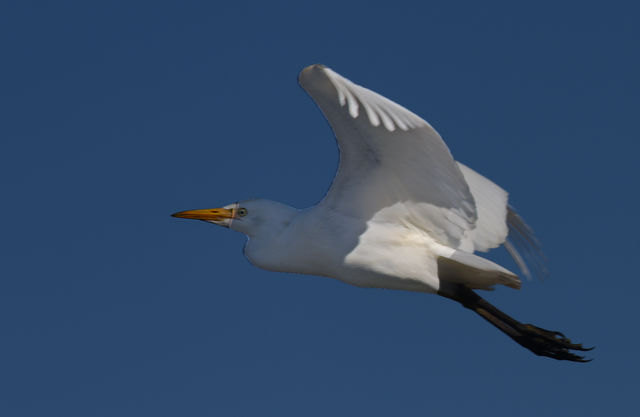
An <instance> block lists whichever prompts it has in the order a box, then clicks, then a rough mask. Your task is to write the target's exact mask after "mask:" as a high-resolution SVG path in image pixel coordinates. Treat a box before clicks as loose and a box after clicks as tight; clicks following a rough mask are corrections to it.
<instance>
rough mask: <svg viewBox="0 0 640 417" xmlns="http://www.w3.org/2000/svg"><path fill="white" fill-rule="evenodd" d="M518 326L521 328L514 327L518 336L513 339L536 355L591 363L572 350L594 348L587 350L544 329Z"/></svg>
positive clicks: (558, 333) (526, 325)
mask: <svg viewBox="0 0 640 417" xmlns="http://www.w3.org/2000/svg"><path fill="white" fill-rule="evenodd" d="M518 324H519V326H514V327H515V330H516V334H515V335H514V336H513V339H514V340H515V341H516V342H518V343H519V344H520V345H522V346H524V347H526V348H527V349H529V350H530V351H532V352H533V353H535V354H536V355H541V356H548V357H550V358H553V359H558V360H568V361H573V362H590V361H591V359H585V358H584V357H583V356H579V355H576V354H575V353H573V352H571V350H577V351H582V352H586V351H589V350H591V349H593V347H589V348H586V347H583V346H582V345H581V344H579V343H573V342H571V340H570V339H569V338H567V337H566V336H565V335H564V334H562V333H560V332H556V331H552V330H546V329H542V328H540V327H537V326H534V325H533V324H528V323H518Z"/></svg>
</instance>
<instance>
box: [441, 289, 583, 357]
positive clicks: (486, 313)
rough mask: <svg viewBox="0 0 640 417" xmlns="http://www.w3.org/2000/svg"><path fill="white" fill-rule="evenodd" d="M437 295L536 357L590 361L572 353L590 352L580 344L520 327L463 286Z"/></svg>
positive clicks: (521, 325)
mask: <svg viewBox="0 0 640 417" xmlns="http://www.w3.org/2000/svg"><path fill="white" fill-rule="evenodd" d="M438 294H439V295H442V296H444V297H447V298H450V299H452V300H455V301H457V302H459V303H460V304H462V305H463V306H464V307H466V308H468V309H469V310H472V311H474V312H475V313H477V314H478V315H480V317H482V318H483V319H485V320H486V321H488V322H489V323H491V324H492V325H494V326H495V327H497V328H498V329H500V330H501V331H502V332H503V333H505V334H506V335H507V336H509V337H510V338H512V339H513V340H515V341H516V342H517V343H518V344H519V345H521V346H523V347H525V348H527V349H529V350H530V351H532V352H533V353H535V354H536V355H539V356H547V357H550V358H553V359H557V360H566V361H572V362H589V361H591V359H585V358H584V357H583V356H579V355H576V354H575V353H573V352H571V351H572V350H575V351H582V352H585V351H589V350H591V349H593V348H585V347H582V345H581V344H578V343H572V342H571V340H569V339H568V338H567V337H565V335H563V334H562V333H560V332H554V331H551V330H546V329H542V328H540V327H536V326H534V325H532V324H526V323H520V322H519V321H517V320H515V319H514V318H512V317H510V316H509V315H507V314H505V313H503V312H502V311H500V310H499V309H497V308H496V307H494V306H493V305H491V304H490V303H489V302H488V301H487V300H485V299H484V298H482V297H480V296H479V295H478V294H476V293H475V292H474V291H472V290H471V289H469V288H467V287H465V286H463V285H449V286H447V287H445V288H442V289H441V290H440V291H438Z"/></svg>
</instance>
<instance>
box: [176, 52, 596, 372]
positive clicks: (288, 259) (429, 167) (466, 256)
mask: <svg viewBox="0 0 640 417" xmlns="http://www.w3.org/2000/svg"><path fill="white" fill-rule="evenodd" d="M298 80H299V83H300V85H301V86H302V88H304V89H305V90H306V91H307V93H309V95H310V96H311V97H312V98H313V100H314V101H315V102H316V104H317V105H318V107H319V108H320V110H321V111H322V113H323V114H324V116H325V117H326V118H327V120H328V122H329V124H330V125H331V128H332V129H333V132H334V133H335V136H336V139H337V142H338V146H339V148H340V165H339V168H338V172H337V174H336V177H335V179H334V180H333V184H332V185H331V188H330V189H329V191H328V193H327V195H326V196H325V197H324V199H323V200H322V201H321V202H320V203H318V204H317V205H316V206H314V207H310V208H307V209H303V210H299V209H295V208H293V207H289V206H287V205H285V204H281V203H277V202H274V201H269V200H248V201H242V202H239V203H234V204H229V205H227V206H224V207H222V208H215V209H203V210H188V211H182V212H179V213H175V214H174V215H173V216H175V217H181V218H186V219H198V220H204V221H207V222H210V223H214V224H218V225H221V226H225V227H229V228H231V229H233V230H237V231H239V232H242V233H244V234H245V235H247V237H248V240H247V244H246V246H245V250H244V253H245V255H246V257H247V258H248V259H249V261H250V262H251V263H252V264H253V265H255V266H257V267H260V268H264V269H268V270H271V271H281V272H292V273H300V274H310V275H319V276H325V277H330V278H336V279H338V280H340V281H343V282H346V283H348V284H352V285H356V286H359V287H375V288H388V289H396V290H406V291H418V292H425V293H433V294H438V295H440V296H443V297H447V298H450V299H453V300H455V301H458V302H459V303H460V304H462V305H463V306H464V307H466V308H468V309H471V310H472V311H474V312H476V313H477V314H479V315H480V316H481V317H482V318H484V319H485V320H487V321H489V322H490V323H491V324H492V325H494V326H495V327H497V328H498V329H500V330H501V331H503V332H504V333H506V334H507V335H508V336H509V337H511V338H512V339H513V340H515V341H516V342H517V343H519V344H520V345H522V346H524V347H526V348H527V349H529V350H531V351H532V352H533V353H535V354H537V355H543V356H548V357H551V358H554V359H563V360H569V361H576V362H584V361H586V359H585V358H584V357H582V356H579V355H577V354H575V353H574V352H572V350H575V351H585V350H589V349H587V348H584V347H582V345H580V344H575V343H572V342H571V341H570V340H569V339H568V338H566V337H565V336H564V335H562V334H561V333H559V332H554V331H549V330H545V329H542V328H539V327H536V326H533V325H530V324H523V323H520V322H518V321H516V320H515V319H513V318H511V317H509V316H508V315H506V314H504V313H503V312H501V311H500V310H498V309H497V308H495V307H494V306H493V305H491V304H489V303H488V302H487V301H486V300H484V299H483V298H481V297H480V296H478V295H477V294H476V293H475V292H474V291H473V290H478V289H482V290H488V289H492V287H493V286H494V285H497V284H501V285H505V286H508V287H511V288H516V289H518V288H520V283H521V282H520V279H519V278H518V276H517V275H516V274H515V273H513V272H511V271H509V270H507V269H505V268H503V267H502V266H500V265H497V264H495V263H494V262H491V261H489V260H487V259H485V258H482V257H479V256H477V255H474V254H473V252H474V251H483V252H486V251H488V250H489V249H492V248H495V247H498V246H500V245H505V247H506V248H507V250H508V251H509V253H510V254H511V256H512V257H513V258H514V259H515V261H516V263H517V264H518V265H519V267H520V269H521V270H522V272H523V273H524V274H525V275H530V272H529V269H528V268H527V265H526V263H525V259H527V260H529V261H533V266H535V267H536V268H538V269H540V268H541V267H543V264H542V263H539V262H537V261H538V259H537V258H539V256H538V255H540V251H539V247H538V244H537V241H536V239H535V237H534V236H533V233H532V231H531V229H530V228H529V227H528V226H527V225H526V224H525V223H524V221H523V220H522V219H521V218H520V217H519V216H518V215H517V214H516V213H515V211H514V210H513V208H511V206H509V204H508V202H507V199H508V198H507V197H508V196H507V192H506V191H505V190H503V189H502V188H500V187H499V186H498V185H496V184H494V183H493V182H492V181H490V180H488V179H487V178H485V177H483V176H482V175H480V174H478V173H477V172H475V171H473V170H472V169H470V168H468V167H466V166H465V165H463V164H461V163H459V162H456V161H455V160H454V159H453V157H452V156H451V153H450V152H449V149H448V148H447V146H446V145H445V143H444V141H443V140H442V138H441V137H440V135H439V134H438V133H437V132H436V131H435V130H434V129H433V128H432V127H431V126H430V125H429V123H427V122H426V121H425V120H423V119H422V118H420V117H419V116H417V115H415V114H414V113H412V112H410V111H409V110H407V109H405V108H404V107H402V106H400V105H398V104H396V103H394V102H393V101H391V100H389V99H387V98H385V97H382V96H381V95H379V94H377V93H375V92H373V91H371V90H369V89H367V88H364V87H361V86H359V85H356V84H354V83H353V82H351V81H349V80H347V79H346V78H344V77H342V76H340V75H339V74H337V73H336V72H334V71H332V70H331V69H329V68H327V67H325V66H323V65H313V66H310V67H307V68H305V69H304V70H302V72H301V73H300V76H299V79H298Z"/></svg>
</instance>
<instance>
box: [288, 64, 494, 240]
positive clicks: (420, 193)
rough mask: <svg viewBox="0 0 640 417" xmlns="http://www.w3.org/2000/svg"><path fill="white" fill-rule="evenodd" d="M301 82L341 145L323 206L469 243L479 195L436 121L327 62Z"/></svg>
mask: <svg viewBox="0 0 640 417" xmlns="http://www.w3.org/2000/svg"><path fill="white" fill-rule="evenodd" d="M299 82H300V85H301V86H302V87H303V88H304V89H305V90H306V91H307V92H308V93H309V95H310V96H311V97H312V98H313V100H314V101H315V102H316V104H317V105H318V107H319V108H320V110H321V111H322V113H323V114H324V116H325V117H326V118H327V120H328V122H329V124H330V125H331V128H332V129H333V131H334V133H335V135H336V139H337V142H338V147H339V148H340V165H339V168H338V172H337V174H336V177H335V179H334V181H333V184H332V185H331V188H330V189H329V192H328V193H327V195H326V196H325V198H324V200H323V201H322V202H320V204H322V205H325V206H328V207H330V208H331V209H333V210H336V211H338V212H340V213H342V214H344V215H347V216H352V217H356V218H360V219H364V220H370V219H372V218H374V216H375V220H376V221H380V222H393V223H401V224H403V225H404V226H406V227H417V228H420V229H422V230H424V231H426V232H428V233H429V235H430V236H432V237H433V238H434V239H436V240H437V241H439V242H441V243H443V244H446V245H447V246H450V247H452V248H458V247H460V246H461V245H462V244H463V242H464V241H469V237H468V236H465V234H467V235H468V234H469V231H470V230H473V229H474V228H475V225H476V220H477V212H476V204H475V200H474V196H473V195H472V193H471V191H470V189H469V186H468V184H467V181H466V180H465V177H464V175H463V173H462V172H461V169H460V168H459V166H458V165H457V164H456V162H455V161H454V160H453V158H452V156H451V153H450V152H449V149H448V148H447V145H446V144H445V143H444V141H443V140H442V138H441V137H440V135H439V134H438V132H436V131H435V130H434V129H433V128H432V127H431V126H430V125H429V123H427V122H426V121H425V120H423V119H422V118H420V117H419V116H417V115H415V114H414V113H412V112H410V111H409V110H407V109H405V108H404V107H402V106H400V105H398V104H396V103H394V102H392V101H391V100H389V99H387V98H385V97H382V96H381V95H379V94H377V93H375V92H373V91H371V90H369V89H367V88H364V87H361V86H359V85H356V84H354V83H352V82H351V81H349V80H347V79H346V78H344V77H342V76H340V75H339V74H337V73H335V72H334V71H332V70H331V69H329V68H327V67H325V66H322V65H313V66H310V67H307V68H305V69H304V70H302V72H301V73H300V76H299ZM503 240H504V239H503ZM465 249H467V248H465ZM468 249H471V251H473V248H468Z"/></svg>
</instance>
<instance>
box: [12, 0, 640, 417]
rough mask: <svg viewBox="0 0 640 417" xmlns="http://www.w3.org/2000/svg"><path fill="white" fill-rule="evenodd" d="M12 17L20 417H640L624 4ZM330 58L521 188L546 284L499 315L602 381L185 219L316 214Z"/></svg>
mask: <svg viewBox="0 0 640 417" xmlns="http://www.w3.org/2000/svg"><path fill="white" fill-rule="evenodd" d="M8 3H9V2H3V3H2V6H0V42H1V50H0V53H1V63H0V72H1V73H2V77H1V81H0V119H1V121H0V190H1V194H0V195H1V201H2V204H1V205H0V257H1V259H0V415H3V416H12V417H19V416H65V417H72V416H83V417H85V416H120V417H126V416H147V415H148V416H267V415H273V416H355V415H360V416H368V417H373V416H391V415H402V416H425V415H429V416H465V415H474V416H510V417H517V416H535V417H540V416H558V415H562V416H567V417H570V416H583V417H585V416H635V415H637V413H638V410H637V396H638V393H639V392H640V383H639V382H638V374H639V372H640V364H639V359H638V356H639V355H638V349H639V346H640V335H639V332H638V321H637V319H638V309H637V304H638V292H639V290H640V281H639V277H638V268H637V267H636V263H637V256H638V255H637V254H638V250H639V249H640V245H639V243H638V235H639V232H640V231H639V228H638V206H639V203H640V199H639V198H638V188H639V187H638V159H637V155H638V152H639V151H640V145H639V141H638V109H639V108H640V99H639V97H640V83H639V81H638V78H639V77H638V74H640V54H639V53H638V52H639V49H638V48H639V45H640V31H639V29H638V24H637V22H638V15H639V10H638V7H636V6H633V7H629V5H630V4H632V2H624V3H616V2H599V3H589V2H572V3H567V2H549V3H541V2H528V3H527V4H528V5H527V6H524V5H523V4H524V2H501V3H493V2H475V1H473V2H472V1H469V2H454V1H451V2H428V1H427V2H418V1H416V2H403V1H393V2H388V1H386V2H380V3H377V2H348V1H315V2H289V3H284V2H274V1H249V2H233V1H226V2H214V1H200V2H193V1H182V2H165V1H149V2H140V1H126V2H125V1H122V2H120V1H110V2H86V1H73V2H69V1H58V2H33V1H21V2H12V3H13V4H8ZM515 3H518V4H515ZM623 5H624V6H623ZM313 63H324V64H326V65H328V66H330V67H332V68H333V69H335V70H336V71H338V72H339V73H341V74H343V75H345V76H346V77H348V78H350V79H352V80H353V81H355V82H357V83H359V84H362V85H364V86H367V87H369V88H371V89H374V90H376V91H378V92H380V93H382V94H384V95H385V96H387V97H389V98H391V99H393V100H395V101H397V102H399V103H401V104H402V105H404V106H406V107H408V108H409V109H411V110H413V111H414V112H416V113H417V114H419V115H421V116H423V117H424V118H425V119H426V120H428V121H429V122H430V123H431V124H432V125H433V126H434V127H435V128H436V129H438V131H439V132H440V133H441V135H442V136H443V137H444V139H445V140H446V142H447V144H448V145H449V147H450V149H451V151H452V152H453V154H454V156H455V158H456V159H458V160H460V161H462V162H464V163H465V164H467V165H469V166H471V167H473V168H474V169H476V170H477V171H479V172H481V173H483V174H484V175H486V176H488V177H489V178H491V179H493V180H494V181H495V182H497V183H498V184H500V185H502V186H503V187H504V188H506V189H507V190H509V191H510V193H511V202H512V204H513V205H515V207H517V208H518V210H519V211H520V213H521V214H522V215H523V217H525V219H526V220H527V221H528V222H529V223H530V225H531V226H532V227H534V229H535V230H536V232H537V234H538V236H539V238H540V239H541V241H542V243H543V246H544V249H545V252H546V255H547V256H548V258H549V260H550V269H551V276H550V277H549V278H548V279H547V280H545V281H542V282H541V281H530V282H526V283H525V285H524V286H523V289H522V290H521V291H519V292H516V291H513V290H510V289H508V288H504V289H502V288H501V289H498V290H496V291H495V292H493V293H487V294H485V295H486V297H487V299H488V300H490V301H491V302H493V303H494V304H496V305H497V306H498V307H500V308H502V309H503V310H505V311H506V312H508V313H510V314H512V315H513V316H515V317H516V318H518V319H520V320H522V321H525V322H532V323H534V324H537V325H540V326H542V327H546V328H550V329H554V330H561V331H563V332H565V333H566V334H567V335H568V336H569V337H571V338H572V339H574V340H575V341H578V342H584V343H585V344H588V345H596V346H597V348H596V350H595V351H593V352H592V353H593V355H592V356H593V357H595V360H594V361H593V362H592V363H589V364H575V363H567V362H558V361H554V360H551V359H548V358H540V357H536V356H534V355H533V354H531V353H530V352H528V351H527V350H525V349H523V348H521V347H520V346H518V345H516V344H515V343H514V342H512V341H511V340H510V339H508V338H507V337H506V336H504V335H503V334H501V333H500V332H499V331H497V330H496V329H494V328H492V327H491V326H490V325H489V324H487V323H485V322H484V321H482V320H481V319H480V318H479V317H477V316H476V315H474V314H473V313H471V312H469V311H466V310H465V309H463V308H461V307H460V306H459V305H457V304H455V303H453V302H450V301H448V300H445V299H440V298H439V297H435V296H431V295H424V294H412V293H403V292H394V291H384V290H364V289H359V288H355V287H349V286H347V285H344V284H342V283H340V282H338V281H334V280H330V279H325V278H315V277H308V276H295V275H284V274H278V273H272V272H267V271H263V270H259V269H257V268H255V267H253V266H251V265H250V264H249V263H248V261H246V260H245V259H244V257H243V255H242V245H243V242H244V237H243V236H242V235H240V234H238V233H235V232H233V231H229V230H226V229H222V228H218V227H214V226H212V225H207V224H204V223H202V222H194V221H186V220H179V219H174V218H171V217H169V215H170V214H171V213H173V212H175V211H178V210H185V209H192V208H207V207H216V206H220V205H224V204H227V203H230V202H233V201H236V200H239V199H240V200H242V199H247V198H253V197H265V198H270V199H274V200H280V201H283V202H285V203H288V204H290V205H293V206H296V207H307V206H310V205H313V204H315V203H316V202H317V201H319V200H320V199H321V198H322V196H323V194H324V192H325V191H326V189H327V188H328V186H329V184H330V182H331V180H332V178H333V175H334V172H335V169H336V166H337V162H338V152H337V148H336V146H335V142H334V140H333V137H332V133H331V131H330V129H329V127H328V125H327V124H326V122H325V121H324V119H323V117H322V115H321V114H320V112H319V111H318V110H317V109H316V107H315V105H314V104H313V103H312V101H311V100H310V99H309V98H308V97H307V96H306V94H305V93H304V92H303V91H302V90H301V89H300V88H299V87H298V85H297V83H296V77H297V73H298V71H299V70H300V69H302V68H303V67H304V66H306V65H309V64H313ZM489 256H490V257H491V259H494V260H496V261H498V262H500V263H502V264H504V265H505V266H506V267H508V268H512V269H514V268H515V265H514V264H513V262H512V261H511V260H509V258H508V256H507V255H506V252H505V251H504V250H503V249H499V250H497V251H495V253H492V254H490V255H489Z"/></svg>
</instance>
